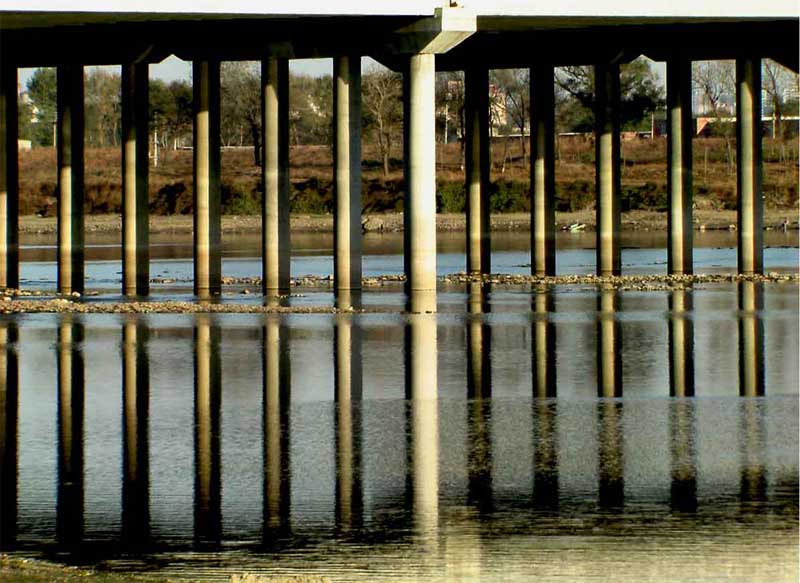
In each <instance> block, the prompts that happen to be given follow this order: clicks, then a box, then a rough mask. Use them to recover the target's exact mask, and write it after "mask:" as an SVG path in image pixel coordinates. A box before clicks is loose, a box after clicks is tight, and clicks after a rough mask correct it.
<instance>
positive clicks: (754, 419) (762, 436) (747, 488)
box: [739, 399, 767, 507]
mask: <svg viewBox="0 0 800 583" xmlns="http://www.w3.org/2000/svg"><path fill="white" fill-rule="evenodd" d="M740 415H741V417H740V432H739V433H740V435H741V439H743V440H744V443H743V445H742V447H741V450H740V451H741V452H742V466H741V468H742V469H741V472H742V475H741V481H740V484H741V490H740V493H741V501H742V503H743V504H747V503H750V502H765V501H766V500H767V469H766V467H765V464H764V460H765V459H766V443H767V441H766V433H767V431H766V427H765V423H764V402H763V401H762V400H760V399H744V400H743V401H742V402H741V403H740ZM759 507H761V505H759Z"/></svg>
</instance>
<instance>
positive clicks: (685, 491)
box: [669, 399, 697, 512]
mask: <svg viewBox="0 0 800 583" xmlns="http://www.w3.org/2000/svg"><path fill="white" fill-rule="evenodd" d="M695 415H696V412H695V401H694V400H693V399H679V400H676V401H673V402H672V403H670V409H669V417H670V419H669V420H670V430H671V435H670V457H671V466H672V469H671V473H672V480H671V484H670V507H671V508H672V510H674V511H676V512H695V511H696V510H697V445H696V430H695Z"/></svg>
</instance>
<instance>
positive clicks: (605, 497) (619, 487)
mask: <svg viewBox="0 0 800 583" xmlns="http://www.w3.org/2000/svg"><path fill="white" fill-rule="evenodd" d="M598 407H599V410H598V430H599V435H598V436H597V445H598V461H599V464H600V467H599V468H598V476H599V478H600V487H599V503H600V507H601V508H604V509H607V510H621V509H622V506H623V503H624V501H625V477H624V469H625V460H624V455H623V452H624V449H625V448H624V442H623V433H622V403H620V402H618V401H602V402H600V403H598Z"/></svg>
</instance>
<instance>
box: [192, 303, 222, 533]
mask: <svg viewBox="0 0 800 583" xmlns="http://www.w3.org/2000/svg"><path fill="white" fill-rule="evenodd" d="M219 340H220V328H219V326H218V325H217V324H216V323H214V322H212V321H211V318H210V317H208V316H207V315H205V314H204V315H202V316H198V318H197V320H196V323H195V329H194V444H195V445H194V447H195V458H194V460H195V461H194V466H195V474H194V476H195V478H194V479H195V482H194V538H195V543H196V544H197V545H201V546H207V545H208V546H212V547H216V546H218V545H219V544H220V543H221V542H222V469H221V452H220V409H221V406H222V367H221V366H220V351H219Z"/></svg>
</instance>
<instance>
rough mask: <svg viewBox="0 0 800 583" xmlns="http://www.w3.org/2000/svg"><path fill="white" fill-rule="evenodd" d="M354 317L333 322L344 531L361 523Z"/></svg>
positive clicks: (339, 514)
mask: <svg viewBox="0 0 800 583" xmlns="http://www.w3.org/2000/svg"><path fill="white" fill-rule="evenodd" d="M355 319H356V316H354V315H353V314H338V315H337V316H336V317H335V322H334V329H333V334H334V393H335V401H336V522H337V524H338V525H339V527H340V529H341V530H343V531H347V530H350V529H352V528H358V527H359V526H360V525H361V523H362V514H363V500H362V487H361V447H362V446H361V441H362V431H361V393H362V382H361V328H360V325H359V324H358V322H357V321H356V320H355Z"/></svg>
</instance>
